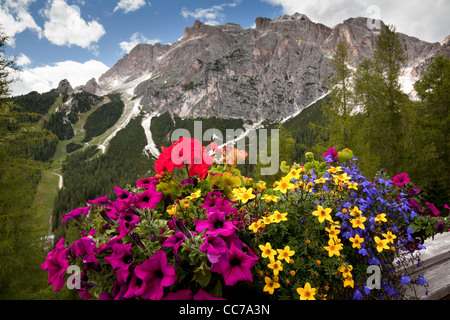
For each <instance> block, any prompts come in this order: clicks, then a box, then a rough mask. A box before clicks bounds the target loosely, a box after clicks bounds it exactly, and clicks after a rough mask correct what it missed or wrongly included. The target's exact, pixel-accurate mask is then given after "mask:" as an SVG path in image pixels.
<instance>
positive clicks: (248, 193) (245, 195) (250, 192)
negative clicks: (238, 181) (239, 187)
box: [238, 188, 256, 203]
mask: <svg viewBox="0 0 450 320" xmlns="http://www.w3.org/2000/svg"><path fill="white" fill-rule="evenodd" d="M255 197H256V196H255V195H254V194H253V189H252V188H248V189H247V190H245V191H244V192H243V193H242V194H241V196H240V197H238V200H241V201H242V203H247V201H249V200H251V199H254V198H255Z"/></svg>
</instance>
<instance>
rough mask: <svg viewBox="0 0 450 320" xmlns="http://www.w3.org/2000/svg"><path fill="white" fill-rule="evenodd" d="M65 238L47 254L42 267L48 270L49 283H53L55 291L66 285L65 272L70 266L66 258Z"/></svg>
mask: <svg viewBox="0 0 450 320" xmlns="http://www.w3.org/2000/svg"><path fill="white" fill-rule="evenodd" d="M64 241H65V239H64V238H61V239H60V240H59V241H58V243H57V244H56V247H55V249H53V250H52V251H50V252H49V253H48V254H47V258H46V259H45V262H44V263H43V264H42V265H41V269H43V270H44V271H47V272H48V282H47V284H48V285H53V287H54V291H59V290H61V288H62V287H63V286H64V283H65V280H64V274H65V272H66V270H67V268H69V261H67V258H66V250H65V249H64Z"/></svg>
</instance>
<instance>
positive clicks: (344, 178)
mask: <svg viewBox="0 0 450 320" xmlns="http://www.w3.org/2000/svg"><path fill="white" fill-rule="evenodd" d="M333 178H334V182H335V183H336V184H337V181H342V182H347V181H348V180H351V179H352V177H349V176H347V173H341V174H338V175H334V176H333Z"/></svg>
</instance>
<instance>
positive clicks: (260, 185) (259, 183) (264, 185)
mask: <svg viewBox="0 0 450 320" xmlns="http://www.w3.org/2000/svg"><path fill="white" fill-rule="evenodd" d="M256 186H257V187H258V188H259V189H260V190H261V191H264V190H266V183H265V182H258V184H257V185H256Z"/></svg>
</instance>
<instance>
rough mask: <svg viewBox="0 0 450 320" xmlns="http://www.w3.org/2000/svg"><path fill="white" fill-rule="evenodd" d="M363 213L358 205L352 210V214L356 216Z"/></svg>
mask: <svg viewBox="0 0 450 320" xmlns="http://www.w3.org/2000/svg"><path fill="white" fill-rule="evenodd" d="M361 214H362V211H361V210H359V208H358V207H357V206H355V207H353V209H352V211H350V215H351V216H352V217H355V218H357V217H359V216H361Z"/></svg>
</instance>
